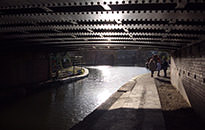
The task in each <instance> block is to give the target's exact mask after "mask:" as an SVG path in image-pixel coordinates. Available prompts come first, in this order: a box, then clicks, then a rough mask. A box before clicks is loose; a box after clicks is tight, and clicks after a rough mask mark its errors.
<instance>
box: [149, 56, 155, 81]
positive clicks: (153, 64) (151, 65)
mask: <svg viewBox="0 0 205 130" xmlns="http://www.w3.org/2000/svg"><path fill="white" fill-rule="evenodd" d="M149 69H150V71H151V77H153V74H154V71H155V70H156V62H155V60H154V56H152V58H151V59H150V61H149Z"/></svg>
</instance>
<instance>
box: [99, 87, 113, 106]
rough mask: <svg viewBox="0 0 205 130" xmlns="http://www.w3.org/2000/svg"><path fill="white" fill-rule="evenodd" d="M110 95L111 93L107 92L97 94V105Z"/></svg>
mask: <svg viewBox="0 0 205 130" xmlns="http://www.w3.org/2000/svg"><path fill="white" fill-rule="evenodd" d="M110 95H111V93H110V92H109V91H108V90H103V91H102V92H101V93H98V95H97V102H98V104H100V103H102V102H104V101H105V100H106V99H107V98H108V97H109V96H110Z"/></svg>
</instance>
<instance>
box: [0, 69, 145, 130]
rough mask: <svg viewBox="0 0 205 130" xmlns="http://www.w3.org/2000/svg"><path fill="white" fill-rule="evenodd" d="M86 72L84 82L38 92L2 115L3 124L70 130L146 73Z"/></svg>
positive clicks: (127, 71)
mask: <svg viewBox="0 0 205 130" xmlns="http://www.w3.org/2000/svg"><path fill="white" fill-rule="evenodd" d="M88 68H89V71H90V74H89V76H88V77H87V78H85V79H82V80H79V81H77V82H74V83H70V84H64V85H62V86H58V87H55V88H51V89H47V90H45V91H41V92H39V93H37V94H35V95H32V96H30V97H28V98H26V99H24V100H21V101H19V102H18V103H16V104H13V105H12V106H11V107H10V108H9V109H6V110H5V111H1V112H0V115H2V116H1V117H4V116H5V118H2V119H3V122H4V123H7V124H9V125H11V126H15V128H16V127H18V128H20V129H30V130H31V129H33V130H34V129H38V130H41V129H42V130H48V129H49V130H55V129H58V130H64V129H69V128H71V127H72V126H73V125H74V124H76V123H78V122H79V121H81V120H82V119H83V118H84V117H86V116H87V115H88V114H89V113H91V112H92V111H93V110H94V109H95V108H97V107H98V106H99V105H100V104H102V103H103V102H104V101H105V100H106V99H108V98H109V96H111V95H112V94H113V93H114V92H115V91H117V89H119V88H120V87H121V86H122V85H123V84H124V83H126V82H127V81H128V80H130V79H131V78H133V77H135V76H137V75H139V74H144V73H147V72H148V70H146V69H145V68H142V67H112V66H91V67H88ZM6 117H7V118H6ZM0 121H1V120H0ZM1 123H2V122H1ZM17 124H18V125H17ZM0 128H1V127H0Z"/></svg>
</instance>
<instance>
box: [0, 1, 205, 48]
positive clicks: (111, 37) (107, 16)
mask: <svg viewBox="0 0 205 130" xmlns="http://www.w3.org/2000/svg"><path fill="white" fill-rule="evenodd" d="M204 22H205V1H204V0H52V1H51V0H1V2H0V40H1V47H7V48H9V47H19V46H31V47H33V46H48V47H66V48H70V49H79V48H86V49H97V48H113V49H125V48H141V47H145V48H154V49H169V50H175V49H178V48H181V47H184V46H188V45H191V44H193V43H197V42H202V41H203V40H204V34H205V28H204V25H205V23H204Z"/></svg>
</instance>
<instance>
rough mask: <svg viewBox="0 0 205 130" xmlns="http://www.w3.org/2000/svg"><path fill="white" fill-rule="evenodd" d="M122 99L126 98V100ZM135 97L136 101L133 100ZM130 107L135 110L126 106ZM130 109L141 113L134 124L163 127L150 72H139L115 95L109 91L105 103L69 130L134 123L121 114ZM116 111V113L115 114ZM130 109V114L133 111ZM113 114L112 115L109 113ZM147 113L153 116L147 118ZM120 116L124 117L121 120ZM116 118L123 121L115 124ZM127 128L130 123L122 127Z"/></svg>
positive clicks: (159, 104) (91, 129)
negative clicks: (151, 118)
mask: <svg viewBox="0 0 205 130" xmlns="http://www.w3.org/2000/svg"><path fill="white" fill-rule="evenodd" d="M125 99H127V101H128V102H127V101H126V100H125ZM136 99H137V100H139V101H138V102H136ZM123 100H124V101H123ZM122 101H123V102H122ZM130 101H131V102H130ZM150 101H151V102H150ZM129 107H131V108H134V109H127V108H129ZM146 108H148V109H146ZM123 109H124V110H123ZM129 110H134V112H136V111H137V113H138V114H139V113H140V115H143V116H140V117H136V119H135V120H134V123H136V122H141V123H140V124H138V125H139V126H137V127H140V128H145V129H146V128H147V127H149V128H152V127H157V128H159V129H160V130H164V129H165V124H164V118H163V115H162V112H161V103H160V99H159V95H158V92H157V88H156V85H155V83H154V79H153V78H150V73H148V74H142V75H139V76H136V77H134V78H132V79H131V80H129V81H128V82H127V83H125V84H124V85H123V86H122V87H120V88H119V89H118V90H117V91H116V92H115V93H114V94H112V95H111V96H110V97H109V98H108V99H107V100H106V101H105V102H104V103H102V104H101V105H100V106H99V107H97V108H96V109H95V110H94V111H93V112H92V113H90V114H89V115H88V116H86V117H85V118H84V119H83V120H82V121H80V122H79V123H78V124H76V125H74V126H73V127H72V128H71V129H70V130H94V129H95V128H98V129H99V130H101V129H104V127H105V126H108V127H112V129H113V130H115V129H119V128H121V127H124V126H123V125H125V124H132V125H133V119H131V120H130V119H129V118H128V119H123V118H125V117H126V118H127V116H126V115H124V116H122V115H123V114H122V113H127V112H128V113H129ZM119 111H120V112H119ZM116 112H117V113H118V114H116ZM132 112H133V111H132ZM132 112H131V115H135V114H136V113H132ZM112 113H115V114H114V115H112ZM129 114H130V113H129ZM150 115H153V117H154V118H155V119H154V120H152V121H151V120H150V119H149V117H150ZM121 117H123V118H122V119H121ZM110 118H111V120H110ZM119 118H120V120H121V123H122V121H123V122H124V123H122V124H121V123H119V122H118V123H117V120H118V119H119ZM113 119H114V120H113ZM115 119H116V121H115ZM101 121H102V122H101ZM116 126H117V127H116ZM119 126H121V127H119ZM130 127H132V126H128V127H126V128H125V129H130ZM107 129H109V128H107ZM122 129H123V128H122Z"/></svg>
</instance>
